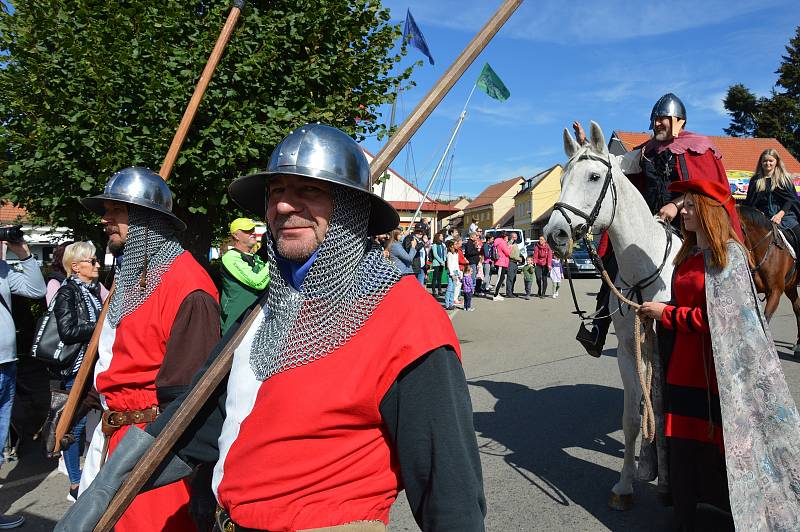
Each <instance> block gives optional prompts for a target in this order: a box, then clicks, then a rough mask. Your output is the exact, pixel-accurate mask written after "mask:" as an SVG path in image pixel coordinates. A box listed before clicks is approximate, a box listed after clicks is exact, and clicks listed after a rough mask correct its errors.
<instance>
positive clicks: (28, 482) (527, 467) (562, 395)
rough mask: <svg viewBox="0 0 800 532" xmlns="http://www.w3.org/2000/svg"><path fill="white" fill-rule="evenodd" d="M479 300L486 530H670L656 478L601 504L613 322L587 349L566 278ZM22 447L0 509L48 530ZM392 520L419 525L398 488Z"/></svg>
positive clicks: (58, 500) (476, 380)
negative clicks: (537, 289) (602, 341)
mask: <svg viewBox="0 0 800 532" xmlns="http://www.w3.org/2000/svg"><path fill="white" fill-rule="evenodd" d="M521 285H522V280H521V277H520V280H519V281H518V289H521V288H522V286H521ZM576 287H577V289H578V296H579V300H580V301H581V303H582V305H583V306H585V307H586V308H589V307H592V306H593V296H594V292H595V291H596V290H597V288H598V287H599V281H598V280H597V279H582V280H578V281H577V282H576ZM474 303H475V307H476V311H475V312H469V313H467V312H463V311H456V312H455V313H453V316H452V319H453V324H454V325H455V328H456V331H457V332H458V337H459V339H460V341H461V347H462V350H463V362H464V370H465V372H466V376H467V379H468V381H469V385H470V392H471V395H472V404H473V409H474V412H475V416H474V422H475V431H476V434H477V438H478V445H479V447H480V452H481V460H482V464H483V476H484V483H485V491H486V496H487V503H488V515H487V517H486V528H487V530H490V531H533V530H558V531H561V530H631V531H639V530H642V531H644V530H647V531H660V530H669V528H670V526H671V522H672V521H671V519H672V516H671V509H669V508H665V507H663V506H661V505H660V504H659V502H658V501H657V500H656V496H655V486H654V485H652V484H648V483H638V484H637V485H636V494H635V502H634V508H633V509H632V510H631V511H629V512H616V511H613V510H610V509H609V508H608V506H607V504H606V503H607V498H608V494H609V490H610V489H611V486H612V485H613V484H614V483H615V482H616V481H617V479H618V476H619V473H618V472H619V468H620V467H621V465H622V443H621V441H622V431H621V420H620V418H621V412H622V389H621V383H620V377H619V372H618V370H617V364H616V360H615V346H616V340H615V337H614V335H613V331H612V334H610V335H609V341H608V344H607V346H606V351H605V352H604V354H603V357H601V358H599V359H595V358H592V357H590V356H588V355H586V354H584V353H583V352H582V351H581V349H580V346H579V345H578V344H577V342H576V341H575V340H574V334H575V331H576V329H577V321H576V319H575V318H574V316H572V315H571V314H570V311H571V309H572V304H571V300H570V298H569V294H568V292H567V290H566V287H565V286H562V290H561V297H560V298H558V299H543V300H540V299H533V300H531V301H525V300H522V299H513V300H505V301H502V302H492V301H488V300H484V299H480V298H477V299H475V300H474ZM771 326H772V331H773V335H774V337H775V340H776V344H777V347H778V352H779V353H780V354H781V356H782V358H783V366H784V372H785V374H786V377H787V380H788V382H789V386H790V388H791V389H792V392H793V394H794V396H795V398H796V399H800V361H796V360H795V359H794V358H792V356H791V346H792V345H793V342H794V339H795V336H796V331H795V325H794V316H793V315H792V313H791V307H790V306H789V304H788V301H787V300H785V299H784V300H783V301H782V302H781V306H780V308H779V310H778V313H777V315H776V316H775V318H774V319H773V321H772V324H771ZM22 451H23V454H22V457H21V460H20V461H18V462H14V463H11V464H7V465H4V466H3V467H2V470H1V471H0V484H2V487H0V512H2V513H22V514H23V515H25V517H26V519H27V523H26V525H25V527H24V528H22V529H21V530H25V531H31V532H34V531H35V532H39V531H49V530H52V528H53V525H54V524H55V522H56V521H57V520H58V518H59V517H60V516H61V515H63V513H64V512H65V511H66V509H67V508H68V506H69V503H68V502H67V501H66V493H67V479H66V477H65V476H64V475H62V474H61V473H59V472H58V471H55V470H54V468H55V463H54V462H50V461H47V460H44V459H42V458H39V457H38V455H37V453H36V451H35V450H29V451H27V453H25V452H24V451H25V450H24V449H23V450H22ZM703 519H704V522H705V523H706V524H707V527H706V528H709V529H717V528H718V527H719V526H721V525H723V524H724V523H725V519H724V516H720V515H718V514H716V513H714V512H712V511H710V510H709V511H706V512H704V515H703ZM390 530H391V531H392V532H399V531H406V530H408V531H413V530H418V527H417V526H416V524H415V523H414V520H413V517H412V516H411V513H410V511H409V509H408V505H407V503H406V500H405V496H404V495H402V494H401V495H400V497H399V499H398V502H397V504H395V507H394V509H393V511H392V522H391V525H390Z"/></svg>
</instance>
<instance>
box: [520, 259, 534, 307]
mask: <svg viewBox="0 0 800 532" xmlns="http://www.w3.org/2000/svg"><path fill="white" fill-rule="evenodd" d="M535 277H536V267H535V266H534V264H533V257H532V256H531V257H528V258H527V261H526V263H525V266H523V267H522V280H523V281H524V282H525V299H530V298H531V287H532V286H533V280H534V278H535Z"/></svg>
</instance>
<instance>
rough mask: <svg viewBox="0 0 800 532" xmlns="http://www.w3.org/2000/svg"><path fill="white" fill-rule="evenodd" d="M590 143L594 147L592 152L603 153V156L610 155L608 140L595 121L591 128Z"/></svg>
mask: <svg viewBox="0 0 800 532" xmlns="http://www.w3.org/2000/svg"><path fill="white" fill-rule="evenodd" d="M589 142H590V143H591V145H592V151H593V152H595V153H601V154H603V155H605V154H607V153H608V146H606V138H605V136H603V130H602V129H600V126H599V125H597V122H595V121H594V120H593V121H592V123H591V126H589Z"/></svg>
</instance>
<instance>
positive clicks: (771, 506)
mask: <svg viewBox="0 0 800 532" xmlns="http://www.w3.org/2000/svg"><path fill="white" fill-rule="evenodd" d="M705 279H706V301H708V323H709V326H710V329H711V345H712V348H713V352H714V365H715V367H716V373H717V382H718V384H719V398H720V406H721V407H722V426H723V436H724V440H725V463H726V465H727V470H728V490H729V492H730V501H731V513H732V514H733V519H734V522H735V524H736V530H748V531H749V530H775V531H790V530H794V531H796V530H800V446H799V445H798V442H800V416H798V412H797V406H796V405H795V402H794V399H792V395H791V393H790V392H789V387H788V386H787V384H786V379H785V377H784V375H783V370H782V369H781V362H780V359H779V358H778V354H777V352H776V351H775V344H774V342H773V340H772V334H771V333H770V329H769V326H768V325H767V320H766V318H765V317H764V313H763V311H762V309H761V306H760V305H759V302H758V299H757V297H756V289H755V286H754V285H753V280H752V276H751V275H750V269H749V267H748V263H747V259H746V257H745V252H744V250H743V249H742V248H741V247H740V246H739V245H738V244H736V243H733V242H728V265H727V267H725V268H724V269H719V268H714V267H712V266H710V264H709V260H708V253H706V277H705Z"/></svg>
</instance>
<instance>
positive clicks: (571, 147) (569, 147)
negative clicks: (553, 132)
mask: <svg viewBox="0 0 800 532" xmlns="http://www.w3.org/2000/svg"><path fill="white" fill-rule="evenodd" d="M578 149H580V146H578V143H577V142H576V141H575V139H574V138H572V134H571V133H570V132H569V130H568V129H567V128H564V153H566V154H567V157H568V158H569V157H572V156H573V155H575V152H577V151H578Z"/></svg>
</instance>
